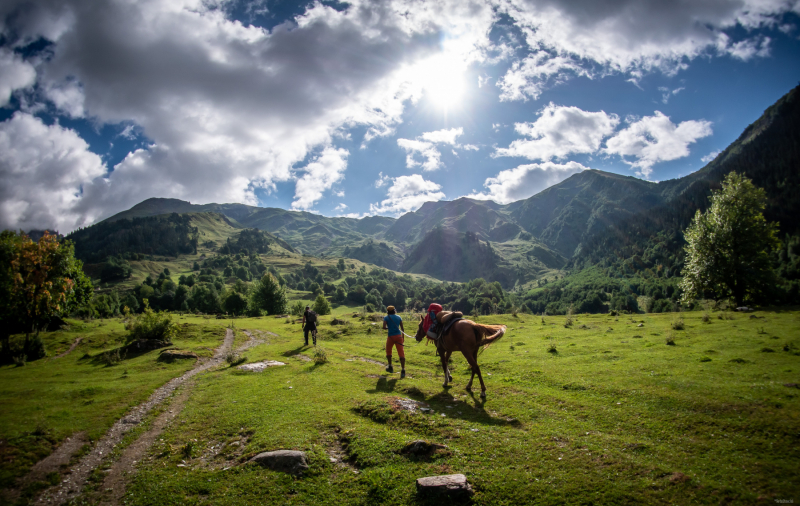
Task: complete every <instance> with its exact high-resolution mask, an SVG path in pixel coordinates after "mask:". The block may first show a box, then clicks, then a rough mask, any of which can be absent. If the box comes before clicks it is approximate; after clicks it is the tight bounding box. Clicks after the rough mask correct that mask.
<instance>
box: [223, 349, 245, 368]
mask: <svg viewBox="0 0 800 506" xmlns="http://www.w3.org/2000/svg"><path fill="white" fill-rule="evenodd" d="M225 362H227V363H228V365H230V366H231V367H236V366H237V365H239V364H243V363H245V362H247V357H245V356H243V355H239V354H238V353H236V352H235V351H229V352H228V353H227V354H226V355H225Z"/></svg>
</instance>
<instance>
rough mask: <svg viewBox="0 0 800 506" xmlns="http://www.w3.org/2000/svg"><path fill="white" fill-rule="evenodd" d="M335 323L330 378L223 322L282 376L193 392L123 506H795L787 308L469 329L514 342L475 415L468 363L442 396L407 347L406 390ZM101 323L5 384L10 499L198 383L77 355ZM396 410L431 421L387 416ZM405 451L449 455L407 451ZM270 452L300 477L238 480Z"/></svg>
mask: <svg viewBox="0 0 800 506" xmlns="http://www.w3.org/2000/svg"><path fill="white" fill-rule="evenodd" d="M348 311H349V312H348ZM336 313H337V314H336V316H338V317H340V318H344V319H345V320H346V321H348V324H347V325H344V326H342V325H337V326H333V325H331V324H330V321H331V319H332V318H331V317H330V316H326V317H322V323H323V324H322V325H321V340H320V343H319V348H322V349H323V350H324V351H325V354H326V356H327V362H326V363H322V364H316V363H315V362H314V361H313V360H309V359H313V357H314V352H315V350H314V349H313V347H304V346H303V342H302V334H301V332H300V325H298V324H291V323H287V319H285V318H273V317H265V318H257V319H236V320H234V321H233V325H234V327H235V331H236V339H237V341H236V343H237V345H238V344H240V343H242V342H244V341H245V340H246V339H247V337H246V336H245V335H244V330H247V331H249V332H251V333H252V334H253V335H255V336H259V337H260V338H262V339H264V340H265V341H266V342H264V343H263V344H260V345H258V346H256V347H254V348H251V349H249V350H247V351H246V352H245V354H246V355H247V361H248V362H255V361H260V360H264V359H269V360H279V361H282V362H285V363H286V365H285V366H283V367H273V368H269V369H268V370H266V371H265V372H262V373H249V372H243V371H240V370H237V369H235V368H229V367H227V366H225V367H222V368H219V369H217V370H214V371H212V372H209V373H205V374H202V375H200V376H198V377H197V378H196V381H194V383H193V385H192V386H191V387H187V388H191V392H190V395H189V397H188V400H187V401H186V404H185V405H184V407H183V409H182V411H181V412H180V414H179V415H178V417H177V418H176V420H175V422H174V423H172V424H171V425H170V426H169V427H168V428H167V429H166V430H165V432H164V433H163V434H162V435H161V436H160V438H159V440H158V441H156V443H155V444H154V445H153V447H152V448H150V451H149V454H148V456H147V457H146V458H145V459H143V461H142V462H140V463H139V464H138V472H137V473H136V474H135V475H134V476H133V478H132V481H131V483H130V484H129V485H128V490H127V495H126V497H125V502H126V504H337V505H338V504H424V503H425V502H426V499H425V498H424V497H420V496H417V494H416V491H415V484H414V482H415V479H416V478H419V477H423V476H430V475H437V474H451V473H463V474H465V475H466V476H467V477H468V479H469V481H470V483H471V484H472V486H473V488H474V489H475V494H474V495H473V497H472V499H471V502H472V503H473V504H487V505H488V504H492V505H497V504H508V505H511V504H564V503H577V504H589V503H593V504H633V503H637V504H652V503H655V504H697V503H700V504H706V503H707V504H718V503H733V504H754V503H757V502H759V501H763V502H764V503H774V502H775V501H780V500H786V501H789V500H793V501H795V502H798V501H800V482H799V481H798V479H799V478H800V473H798V468H800V391H798V386H797V385H798V384H800V332H799V331H800V313H798V312H797V311H758V312H756V313H754V314H732V313H722V312H714V313H711V314H710V315H707V316H706V318H705V319H706V320H707V321H704V314H703V313H701V312H691V313H683V314H647V315H625V316H619V317H613V316H607V315H575V316H572V317H571V322H570V321H568V320H567V317H563V316H560V317H544V319H542V317H538V316H531V315H524V314H520V315H518V316H517V317H514V316H511V315H498V316H491V317H488V316H486V317H480V319H479V322H481V323H502V324H506V325H508V327H509V330H508V332H507V334H506V335H505V336H504V337H503V338H502V340H501V341H500V342H498V343H496V344H495V345H493V346H491V347H489V348H488V349H487V350H486V351H485V352H484V353H483V354H482V355H481V356H480V357H479V363H480V365H481V368H482V371H483V374H484V379H485V380H486V383H487V388H488V398H487V399H486V400H485V401H483V400H481V399H480V397H479V396H478V393H479V389H478V388H479V387H478V388H476V390H475V394H474V395H472V394H470V393H468V392H466V391H465V390H464V385H465V384H466V382H467V381H468V379H469V376H468V373H469V371H468V368H467V367H466V361H465V360H464V359H463V357H461V356H460V355H456V354H454V355H453V368H454V371H453V376H454V380H455V382H454V383H453V384H451V387H450V388H448V389H447V390H445V389H443V388H442V386H441V384H442V379H443V378H442V374H441V371H440V368H439V367H438V358H437V357H436V356H435V350H434V347H433V346H431V345H428V346H426V345H425V344H424V343H422V344H417V343H415V342H413V341H411V340H407V343H406V344H407V346H406V355H407V358H408V363H407V371H408V374H409V377H408V378H406V379H402V380H401V379H399V374H397V373H395V374H387V373H385V372H384V370H383V366H382V365H378V364H375V363H372V362H370V361H369V360H373V361H378V362H383V361H385V358H384V356H385V353H384V342H385V335H384V333H383V331H381V330H380V324H379V323H375V324H374V325H373V322H370V321H369V320H364V321H362V320H360V319H359V318H358V317H355V316H354V315H353V312H352V309H347V308H344V307H341V308H338V309H337V310H336ZM404 317H405V319H406V321H407V322H408V327H407V328H406V331H407V332H408V333H413V330H414V329H412V328H409V327H415V325H414V324H413V323H412V322H413V319H412V317H411V315H404ZM175 318H176V321H178V322H179V323H181V324H182V325H185V327H183V328H184V329H185V331H184V332H183V334H182V337H181V339H180V340H178V341H176V345H178V346H179V347H181V348H184V349H192V350H194V351H198V352H201V353H203V352H206V354H209V353H210V348H212V347H213V346H215V345H218V344H219V343H220V342H221V340H222V336H223V329H222V327H223V326H225V325H229V324H230V323H231V321H230V320H219V321H216V320H208V319H203V318H201V317H195V316H187V317H183V318H182V319H179V317H177V316H176V317H175ZM100 325H101V324H100V323H99V322H95V323H89V324H77V323H76V324H74V325H73V326H72V329H71V330H70V331H67V332H64V331H62V332H56V333H52V334H48V335H47V336H46V342H47V343H48V346H49V349H50V351H51V352H57V351H58V350H60V349H63V348H65V347H66V346H67V345H68V344H69V343H70V342H72V341H73V340H74V338H75V337H77V336H79V335H83V336H86V340H85V341H84V342H83V343H82V344H81V345H79V346H78V348H77V349H76V350H75V351H73V352H72V354H70V355H68V356H66V357H64V358H60V359H55V360H50V359H43V360H40V361H37V362H35V363H31V364H28V365H26V366H25V367H19V368H11V367H4V368H2V369H0V403H2V405H3V407H4V408H3V412H2V416H0V438H3V445H4V446H2V447H0V448H2V451H3V466H4V467H3V469H4V473H5V474H4V475H3V480H4V481H3V486H8V484H9V483H10V480H11V479H12V478H13V477H14V476H19V475H20V474H21V473H23V472H24V470H25V469H27V468H28V467H30V465H31V464H32V463H33V462H34V461H35V457H36V458H40V457H41V456H43V454H46V453H47V451H48V449H51V448H52V447H53V444H54V443H55V442H57V441H59V440H61V439H63V438H64V437H65V436H67V435H68V434H70V433H71V432H74V431H78V430H88V431H89V432H90V434H92V437H97V436H99V435H100V434H102V433H103V431H104V430H106V429H107V428H108V427H109V426H110V425H111V424H112V423H113V422H114V420H116V419H117V418H119V417H121V416H122V415H123V414H124V412H125V410H126V408H127V407H128V406H132V405H135V404H137V403H138V402H141V401H142V400H144V399H145V398H146V397H147V396H148V395H149V393H150V392H152V390H153V389H155V388H156V387H157V386H160V385H161V384H163V383H164V382H165V381H166V380H167V379H168V378H170V377H173V376H176V375H179V374H181V373H182V372H183V371H185V370H187V369H188V368H189V367H191V364H187V363H185V362H177V363H174V364H163V363H160V362H157V361H156V356H157V352H150V353H147V354H144V355H141V356H138V357H135V358H126V359H125V360H123V361H122V362H121V363H119V364H117V365H111V366H107V365H103V364H101V363H100V362H99V361H97V360H95V359H92V358H81V357H83V356H84V355H85V354H89V355H91V356H98V355H99V354H100V353H102V352H103V351H104V350H107V349H112V348H113V347H115V346H118V344H117V341H118V340H119V339H120V338H121V337H122V327H121V324H120V323H119V321H116V320H106V321H105V322H104V323H103V326H100ZM270 333H272V334H270ZM273 334H274V335H273ZM668 342H672V343H674V344H667V343H668ZM395 370H396V371H399V367H398V366H397V364H396V363H395ZM122 378H124V379H122ZM476 386H477V379H476ZM398 398H410V399H414V400H416V401H422V402H424V403H426V404H427V405H429V407H430V408H431V409H432V411H433V412H432V413H426V414H422V413H415V414H411V413H408V412H406V411H402V410H396V409H395V407H394V406H396V400H397V399H398ZM90 400H91V402H88V401H90ZM37 434H38V435H37ZM414 439H425V440H428V441H430V442H434V443H440V444H444V445H446V448H445V449H442V450H438V451H436V452H435V453H433V454H431V455H428V456H409V455H405V454H402V453H400V450H401V449H402V447H403V446H404V445H405V444H406V443H408V442H409V441H411V440H414ZM128 443H130V440H128ZM37 444H38V445H39V447H40V449H39V450H38V451H34V450H30V451H27V450H26V448H28V446H26V445H29V446H30V447H31V448H35V447H36V445H37ZM277 449H298V450H304V451H306V452H307V453H308V456H309V459H310V469H309V471H308V472H307V473H306V474H305V476H303V477H301V478H294V477H291V476H289V475H285V474H281V473H277V472H274V471H270V470H266V469H263V468H261V467H258V466H256V465H253V464H244V462H245V461H246V460H247V459H248V458H249V457H251V456H253V455H255V454H257V453H259V452H263V451H269V450H277ZM26 452H27V453H26ZM331 457H333V458H334V460H336V461H335V462H334V461H332V459H331ZM9 459H10V460H9ZM9 463H10V464H9ZM12 470H13V471H12ZM434 502H436V503H437V504H438V503H440V502H441V501H434Z"/></svg>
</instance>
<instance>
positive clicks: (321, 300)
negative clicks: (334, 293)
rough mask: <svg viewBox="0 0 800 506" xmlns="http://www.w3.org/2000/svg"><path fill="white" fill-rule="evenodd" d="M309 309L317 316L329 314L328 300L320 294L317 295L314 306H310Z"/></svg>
mask: <svg viewBox="0 0 800 506" xmlns="http://www.w3.org/2000/svg"><path fill="white" fill-rule="evenodd" d="M311 309H313V310H314V312H315V313H317V314H318V315H326V314H331V305H330V303H329V302H328V299H326V298H325V296H324V295H322V294H319V295H317V300H315V301H314V305H313V306H311Z"/></svg>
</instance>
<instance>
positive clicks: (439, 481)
mask: <svg viewBox="0 0 800 506" xmlns="http://www.w3.org/2000/svg"><path fill="white" fill-rule="evenodd" d="M417 492H418V493H420V494H423V493H424V494H446V495H469V494H472V487H470V485H469V483H467V477H466V476H464V475H463V474H447V475H443V476H428V477H425V478H417Z"/></svg>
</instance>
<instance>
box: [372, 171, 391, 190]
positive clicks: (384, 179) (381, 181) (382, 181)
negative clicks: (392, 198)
mask: <svg viewBox="0 0 800 506" xmlns="http://www.w3.org/2000/svg"><path fill="white" fill-rule="evenodd" d="M391 180H392V178H391V177H389V176H384V175H383V172H379V173H378V179H377V180H375V188H380V187H382V186H386V185H387V184H389V182H390V181H391Z"/></svg>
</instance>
